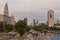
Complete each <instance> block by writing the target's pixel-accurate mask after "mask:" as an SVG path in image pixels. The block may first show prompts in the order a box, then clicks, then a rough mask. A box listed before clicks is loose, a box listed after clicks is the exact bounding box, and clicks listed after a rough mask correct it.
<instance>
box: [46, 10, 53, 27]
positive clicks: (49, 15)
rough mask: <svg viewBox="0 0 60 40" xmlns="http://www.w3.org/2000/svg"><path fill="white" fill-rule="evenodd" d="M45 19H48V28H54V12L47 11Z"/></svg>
mask: <svg viewBox="0 0 60 40" xmlns="http://www.w3.org/2000/svg"><path fill="white" fill-rule="evenodd" d="M47 17H48V26H50V27H51V26H54V11H53V10H51V9H50V10H49V11H48V15H47Z"/></svg>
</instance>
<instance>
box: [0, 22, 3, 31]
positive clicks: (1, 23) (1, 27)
mask: <svg viewBox="0 0 60 40" xmlns="http://www.w3.org/2000/svg"><path fill="white" fill-rule="evenodd" d="M0 32H3V22H0Z"/></svg>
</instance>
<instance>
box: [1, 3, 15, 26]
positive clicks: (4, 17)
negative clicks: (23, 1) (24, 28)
mask: <svg viewBox="0 0 60 40" xmlns="http://www.w3.org/2000/svg"><path fill="white" fill-rule="evenodd" d="M0 22H4V23H5V24H12V25H14V24H15V19H14V16H13V15H12V16H11V17H10V16H9V10H8V4H7V3H6V4H5V7H4V14H3V15H1V14H0Z"/></svg>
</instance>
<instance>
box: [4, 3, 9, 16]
mask: <svg viewBox="0 0 60 40" xmlns="http://www.w3.org/2000/svg"><path fill="white" fill-rule="evenodd" d="M4 15H5V16H9V10H8V4H7V3H6V4H5V7H4Z"/></svg>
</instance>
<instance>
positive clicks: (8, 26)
mask: <svg viewBox="0 0 60 40" xmlns="http://www.w3.org/2000/svg"><path fill="white" fill-rule="evenodd" d="M5 30H6V32H10V31H12V30H13V25H12V24H6V26H5Z"/></svg>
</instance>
